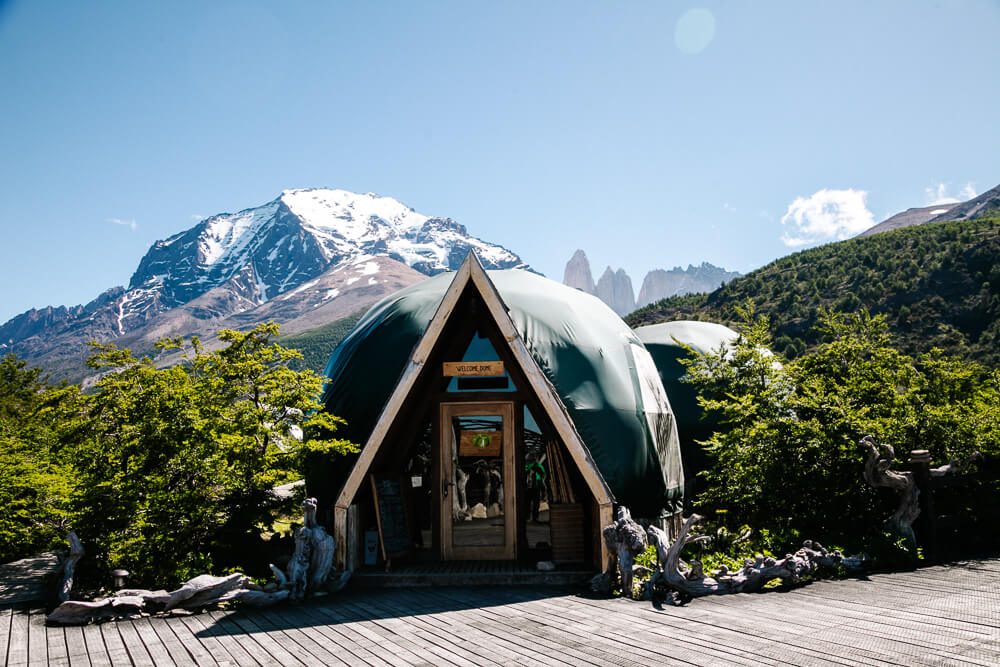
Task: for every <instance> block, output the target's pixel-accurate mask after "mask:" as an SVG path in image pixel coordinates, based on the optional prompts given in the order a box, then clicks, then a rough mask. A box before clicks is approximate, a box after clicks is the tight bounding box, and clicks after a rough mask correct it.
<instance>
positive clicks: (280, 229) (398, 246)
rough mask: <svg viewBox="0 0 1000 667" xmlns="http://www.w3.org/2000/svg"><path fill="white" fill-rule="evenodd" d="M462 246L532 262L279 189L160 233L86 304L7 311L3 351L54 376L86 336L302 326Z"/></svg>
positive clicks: (451, 226) (377, 200)
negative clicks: (245, 205)
mask: <svg viewBox="0 0 1000 667" xmlns="http://www.w3.org/2000/svg"><path fill="white" fill-rule="evenodd" d="M470 249H475V250H476V252H477V253H478V255H479V257H480V259H481V260H482V262H483V264H484V265H485V266H486V267H487V268H494V269H500V268H528V267H527V265H526V264H525V263H524V262H523V261H522V260H521V259H520V258H519V257H518V256H517V255H516V254H514V253H512V252H510V251H509V250H507V249H506V248H503V247H502V246H499V245H496V244H492V243H489V242H486V241H483V240H481V239H478V238H476V237H474V236H471V235H470V234H469V233H468V231H467V230H466V228H465V227H464V226H463V225H461V224H459V223H457V222H455V221H454V220H451V219H449V218H439V217H430V216H425V215H422V214H420V213H417V212H416V211H414V210H413V209H412V208H409V207H407V206H405V205H404V204H402V203H400V202H398V201H396V200H395V199H392V198H390V197H380V196H378V195H374V194H355V193H351V192H347V191H344V190H329V189H302V190H286V191H285V192H283V193H282V194H281V195H280V196H279V197H277V198H276V199H275V200H273V201H271V202H268V203H266V204H264V205H262V206H258V207H255V208H249V209H244V210H242V211H239V212H238V213H232V214H231V213H222V214H219V215H214V216H211V217H209V218H206V219H204V220H202V221H200V222H199V223H198V224H196V225H195V226H194V227H191V228H190V229H187V230H185V231H182V232H180V233H178V234H174V235H173V236H171V237H169V238H167V239H165V240H162V241H157V242H156V243H154V244H153V246H152V247H151V248H150V249H149V251H148V252H147V253H146V255H145V256H144V257H143V258H142V259H141V261H140V262H139V265H138V267H137V269H136V271H135V273H134V274H133V275H132V278H131V280H130V281H129V285H128V287H114V288H111V289H110V290H107V291H106V292H104V293H103V294H101V295H100V296H98V297H97V298H96V299H94V300H93V301H91V302H90V303H88V304H86V305H81V306H72V307H69V308H67V307H64V306H59V307H47V308H43V309H39V310H34V309H33V310H29V311H27V312H25V313H22V314H20V315H18V316H16V317H14V318H12V319H11V320H9V321H8V322H6V323H5V324H3V325H0V353H6V352H15V353H17V354H18V355H19V356H21V357H22V358H24V359H26V360H28V361H30V362H31V363H33V364H38V365H42V366H44V367H45V368H46V369H47V370H49V371H50V372H53V374H54V375H56V376H57V377H59V376H65V374H64V373H62V372H61V371H62V370H63V369H64V368H68V367H73V368H74V369H76V370H77V371H79V370H80V367H81V363H82V362H81V360H80V359H81V356H85V355H86V346H85V343H86V342H87V341H89V340H99V341H102V342H106V341H110V342H120V343H122V344H129V345H134V346H136V349H141V348H142V343H145V342H148V343H149V344H150V345H151V344H152V341H155V340H156V339H157V338H159V337H160V336H165V335H171V336H176V335H191V334H201V335H204V334H205V333H210V332H214V331H215V330H218V328H222V327H230V328H239V327H241V326H242V327H246V326H252V325H253V324H254V323H256V322H259V321H264V320H266V319H274V320H275V321H279V322H280V323H285V324H286V325H287V326H286V330H288V331H291V330H302V328H304V327H306V325H307V324H311V325H313V326H318V325H319V324H322V323H324V322H322V321H321V320H322V319H323V318H324V317H334V316H335V315H336V316H338V317H343V316H346V315H348V314H350V313H351V312H354V311H355V310H357V309H359V308H363V307H366V306H367V305H370V304H371V303H374V302H375V301H377V300H378V299H380V298H381V297H382V296H385V295H386V294H389V293H391V292H392V291H395V290H397V289H400V288H401V287H405V286H406V285H409V284H413V283H414V282H416V281H418V280H421V279H423V278H424V277H426V276H430V275H434V274H436V273H440V272H442V271H448V270H454V269H456V268H458V266H459V265H460V263H461V261H462V259H464V257H465V255H466V253H467V252H468V251H469V250H470ZM290 295H295V298H294V299H293V298H291V297H290ZM345 311H346V312H345ZM302 318H305V319H302ZM295 320H300V322H299V324H300V325H301V326H297V325H295V324H294V321H295ZM288 326H291V330H290V329H288Z"/></svg>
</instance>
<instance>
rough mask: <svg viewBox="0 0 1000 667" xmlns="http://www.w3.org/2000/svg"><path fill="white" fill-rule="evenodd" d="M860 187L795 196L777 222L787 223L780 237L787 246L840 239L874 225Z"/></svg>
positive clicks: (865, 195) (854, 234)
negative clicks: (857, 188)
mask: <svg viewBox="0 0 1000 667" xmlns="http://www.w3.org/2000/svg"><path fill="white" fill-rule="evenodd" d="M867 196H868V193H867V192H866V191H864V190H854V189H850V188H849V189H847V190H825V189H824V190H820V191H819V192H816V193H815V194H813V195H810V196H809V197H798V198H796V199H795V201H793V202H792V203H791V204H789V205H788V212H787V213H785V215H783V216H782V217H781V224H783V225H789V224H790V225H791V226H792V229H790V230H786V232H785V233H784V234H783V235H782V237H781V240H782V241H783V242H784V244H785V245H787V246H791V247H793V248H794V247H797V246H803V245H808V244H810V243H821V242H823V241H833V240H843V239H848V238H851V237H852V236H857V235H858V234H860V233H861V232H863V231H865V230H866V229H868V228H869V227H871V226H872V225H874V224H875V217H874V216H873V215H872V212H871V211H869V210H868V206H867V205H866V204H865V198H866V197H867Z"/></svg>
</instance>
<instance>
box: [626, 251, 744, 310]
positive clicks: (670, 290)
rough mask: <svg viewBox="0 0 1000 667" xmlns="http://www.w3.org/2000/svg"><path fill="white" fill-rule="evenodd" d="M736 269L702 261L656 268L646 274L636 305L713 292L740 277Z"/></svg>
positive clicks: (640, 305)
mask: <svg viewBox="0 0 1000 667" xmlns="http://www.w3.org/2000/svg"><path fill="white" fill-rule="evenodd" d="M739 277H740V274H739V273H737V272H736V271H726V270H725V269H723V268H720V267H718V266H714V265H712V264H709V263H708V262H702V263H701V264H700V265H699V266H694V265H692V264H688V267H687V268H686V269H682V268H681V267H679V266H675V267H674V268H672V269H670V270H669V271H664V270H663V269H655V270H653V271H650V272H649V273H647V274H646V277H645V278H644V279H643V281H642V287H641V288H640V289H639V297H638V298H637V299H636V306H637V307H639V308H642V307H643V306H646V305H649V304H651V303H654V302H656V301H659V300H660V299H666V298H667V297H668V296H677V295H680V294H695V293H698V292H712V291H714V290H715V289H717V288H718V287H719V286H720V285H722V283H727V282H729V281H731V280H734V279H736V278H739Z"/></svg>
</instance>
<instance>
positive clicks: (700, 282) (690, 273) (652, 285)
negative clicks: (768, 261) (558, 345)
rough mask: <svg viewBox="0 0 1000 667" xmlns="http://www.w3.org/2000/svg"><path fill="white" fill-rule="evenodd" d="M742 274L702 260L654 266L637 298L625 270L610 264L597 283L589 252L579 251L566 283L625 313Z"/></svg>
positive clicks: (705, 289) (569, 264)
mask: <svg viewBox="0 0 1000 667" xmlns="http://www.w3.org/2000/svg"><path fill="white" fill-rule="evenodd" d="M740 275H741V274H739V273H737V272H736V271H726V270H725V269H722V268H720V267H718V266H714V265H712V264H709V263H708V262H702V263H701V264H700V265H699V266H694V265H691V264H689V265H688V267H687V268H686V269H682V268H681V267H679V266H675V267H674V268H672V269H670V270H669V271H667V270H664V269H654V270H652V271H650V272H648V273H647V274H646V277H645V278H644V279H643V281H642V287H641V288H640V289H639V296H638V298H636V296H635V292H634V291H633V289H632V279H631V278H630V277H629V275H628V274H627V273H626V272H625V270H624V269H618V270H617V271H613V270H612V269H611V267H610V266H609V267H607V268H606V269H605V270H604V273H603V274H601V277H600V279H599V280H598V281H597V284H596V285H595V284H594V277H593V274H592V273H591V270H590V261H589V260H588V259H587V253H585V252H584V251H583V250H577V251H576V252H575V253H573V256H572V257H571V258H570V260H569V261H568V262H567V263H566V269H565V271H564V272H563V284H564V285H569V286H570V287H575V288H576V289H578V290H582V291H584V292H587V293H588V294H593V295H595V296H596V297H598V298H599V299H600V300H601V301H603V302H604V303H606V304H607V305H608V306H609V307H610V308H611V309H612V310H614V311H615V312H616V313H618V314H619V315H622V316H624V315H626V314H628V313H631V312H632V311H633V310H635V309H636V308H641V307H643V306H645V305H648V304H650V303H653V302H655V301H659V300H660V299H665V298H667V297H670V296H678V295H683V294H692V293H699V292H711V291H712V290H714V289H716V288H717V287H719V286H720V285H722V284H723V283H726V282H729V281H730V280H733V279H734V278H738V277H739V276H740Z"/></svg>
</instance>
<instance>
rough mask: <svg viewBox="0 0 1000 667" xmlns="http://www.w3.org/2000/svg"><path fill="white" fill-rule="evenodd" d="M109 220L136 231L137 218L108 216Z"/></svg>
mask: <svg viewBox="0 0 1000 667" xmlns="http://www.w3.org/2000/svg"><path fill="white" fill-rule="evenodd" d="M108 222H113V223H115V224H116V225H122V226H123V227H128V228H129V229H131V230H132V231H135V227H136V224H135V218H133V219H132V220H122V219H121V218H108Z"/></svg>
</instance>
